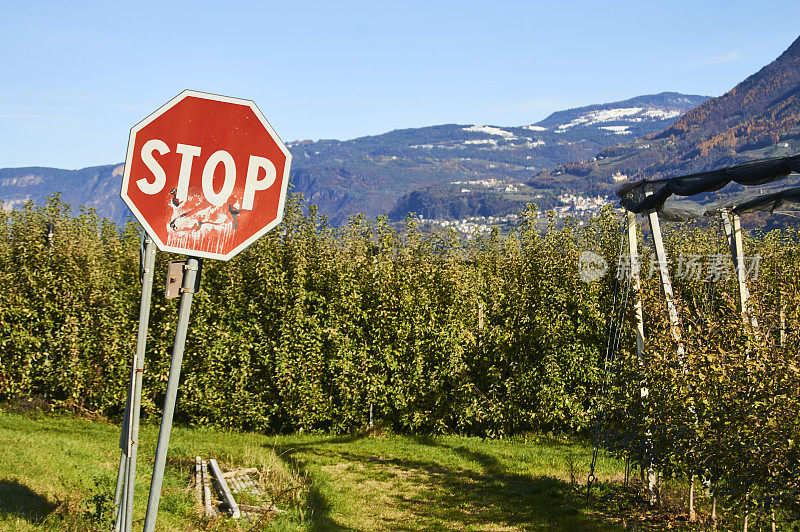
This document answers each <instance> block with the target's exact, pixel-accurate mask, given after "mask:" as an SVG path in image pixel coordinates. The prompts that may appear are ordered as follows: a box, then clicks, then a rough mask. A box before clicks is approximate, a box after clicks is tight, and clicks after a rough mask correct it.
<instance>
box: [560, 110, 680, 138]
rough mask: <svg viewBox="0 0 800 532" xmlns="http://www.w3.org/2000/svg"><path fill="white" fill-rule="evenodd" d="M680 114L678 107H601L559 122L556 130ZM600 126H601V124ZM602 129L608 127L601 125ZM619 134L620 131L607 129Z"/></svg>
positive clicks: (668, 117) (665, 117)
mask: <svg viewBox="0 0 800 532" xmlns="http://www.w3.org/2000/svg"><path fill="white" fill-rule="evenodd" d="M680 115H681V111H679V110H678V109H662V108H655V107H649V108H644V107H620V108H617V109H602V110H599V111H592V112H590V113H587V114H585V115H581V116H579V117H577V118H575V119H573V120H572V121H571V122H567V123H566V124H560V125H559V126H558V130H561V131H564V130H566V129H569V128H571V127H575V126H593V125H595V124H602V123H606V122H642V121H644V120H648V121H654V120H670V119H672V118H677V117H679V116H680ZM601 127H602V126H601ZM602 129H608V128H607V127H602ZM609 131H614V132H615V133H617V134H619V133H621V131H617V130H615V129H609Z"/></svg>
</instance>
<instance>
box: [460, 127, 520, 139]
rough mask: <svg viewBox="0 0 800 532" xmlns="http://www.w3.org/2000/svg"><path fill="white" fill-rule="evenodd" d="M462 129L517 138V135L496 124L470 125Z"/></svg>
mask: <svg viewBox="0 0 800 532" xmlns="http://www.w3.org/2000/svg"><path fill="white" fill-rule="evenodd" d="M462 130H463V131H466V132H468V133H486V134H487V135H496V136H498V137H503V138H504V139H515V138H517V136H516V135H514V134H513V133H512V132H510V131H506V130H505V129H500V128H499V127H494V126H470V127H465V128H462Z"/></svg>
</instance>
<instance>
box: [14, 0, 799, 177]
mask: <svg viewBox="0 0 800 532" xmlns="http://www.w3.org/2000/svg"><path fill="white" fill-rule="evenodd" d="M798 19H800V2H797V1H796V0H795V1H775V2H763V3H756V2H752V1H749V2H740V1H735V0H732V1H725V2H722V1H720V2H716V1H708V2H683V1H670V2H641V1H639V2H614V1H605V2H593V1H575V2H567V1H562V2H536V1H527V2H523V1H503V0H495V1H492V2H486V1H481V2H472V1H468V0H461V1H452V2H451V1H439V2H436V1H433V0H428V1H420V2H417V1H413V0H412V1H404V2H380V1H377V0H373V1H370V2H350V1H346V0H340V1H336V2H315V1H305V2H286V1H283V2H224V3H223V2H202V1H194V2H163V3H162V2H148V1H135V2H79V1H75V2H45V1H39V2H13V3H6V4H5V5H4V6H3V7H2V8H0V167H16V166H55V167H60V168H82V167H86V166H92V165H99V164H111V163H116V162H120V161H122V160H124V159H125V150H126V147H127V137H128V132H129V129H130V128H131V126H133V125H134V124H136V123H137V122H139V121H140V120H141V119H143V118H144V117H145V116H147V115H148V114H150V112H152V111H154V110H155V109H156V108H158V107H159V106H161V105H162V104H163V103H165V102H166V101H168V100H169V99H171V98H172V97H173V96H175V95H176V94H178V93H179V92H180V91H182V90H183V89H187V88H188V89H194V90H200V91H207V92H214V93H219V94H225V95H229V96H235V97H240V98H248V99H252V100H254V101H255V102H256V103H257V104H258V106H259V108H260V109H261V110H262V112H263V113H264V114H265V115H266V117H267V118H268V119H269V121H270V123H271V124H272V126H273V127H274V128H275V130H276V131H277V132H278V134H279V135H280V136H281V137H282V138H283V140H284V141H290V140H296V139H307V138H308V139H319V138H338V139H348V138H354V137H359V136H363V135H370V134H378V133H382V132H386V131H390V130H392V129H400V128H407V127H419V126H425V125H433V124H442V123H460V124H494V125H508V126H510V125H522V124H530V123H533V122H536V121H538V120H541V119H542V118H544V117H545V116H547V115H548V114H549V113H551V112H553V111H557V110H560V109H565V108H568V107H575V106H579V105H588V104H592V103H600V102H608V101H614V100H620V99H625V98H629V97H632V96H637V95H640V94H648V93H656V92H662V91H678V92H684V93H691V94H706V95H710V96H718V95H721V94H723V93H725V92H726V91H728V90H729V89H730V88H732V87H733V86H734V85H735V84H736V83H738V82H739V81H741V80H742V79H744V78H745V77H747V76H749V75H750V74H753V73H755V72H756V71H757V70H758V69H759V68H761V67H762V66H764V65H766V64H767V63H769V62H770V61H772V60H773V59H775V58H776V57H777V56H778V55H780V53H781V52H783V50H785V49H786V48H787V47H788V46H789V45H790V44H791V43H792V42H793V41H794V40H795V39H796V38H797V37H798V36H800V30H798V26H797V20H798Z"/></svg>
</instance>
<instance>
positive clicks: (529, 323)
mask: <svg viewBox="0 0 800 532" xmlns="http://www.w3.org/2000/svg"><path fill="white" fill-rule="evenodd" d="M535 216H536V214H535V211H533V210H531V211H529V212H527V213H526V217H525V219H526V220H528V221H527V222H523V223H522V225H521V226H520V228H519V231H518V232H517V233H516V234H514V235H512V236H510V237H502V238H501V237H499V236H498V235H497V234H495V235H492V236H491V237H488V238H484V239H477V240H473V241H470V242H465V241H462V240H459V239H457V238H456V237H455V236H454V235H450V236H446V237H430V236H424V235H422V234H420V233H419V232H418V231H417V228H416V227H415V225H414V223H413V222H411V221H410V222H409V223H408V226H407V227H406V230H405V231H404V232H403V236H402V237H401V236H400V234H398V232H397V231H395V230H393V229H391V228H390V227H389V226H388V224H387V221H386V220H385V219H383V218H381V219H378V220H377V221H375V222H370V221H367V220H364V219H363V218H360V217H356V218H354V219H353V220H352V221H351V222H350V224H349V225H348V226H346V227H344V228H342V229H332V228H330V227H328V226H326V224H325V222H324V220H321V219H320V218H319V217H318V216H317V215H316V213H315V212H314V210H313V208H312V210H311V212H303V210H302V209H301V207H300V202H299V198H297V197H294V198H293V199H292V200H291V201H289V202H288V207H287V212H286V216H285V220H284V223H283V224H282V225H281V226H280V228H279V229H278V230H275V231H273V232H271V233H269V234H268V235H267V236H265V237H264V238H262V239H261V240H259V241H258V242H257V243H256V244H255V245H253V246H252V247H251V248H249V249H248V250H246V251H245V252H243V253H242V254H241V255H240V256H238V257H236V258H235V259H233V260H231V261H230V262H228V263H222V262H216V261H206V262H205V265H204V271H203V278H202V288H201V291H200V292H199V293H198V294H197V295H196V296H195V298H194V305H193V308H192V316H191V322H190V330H189V336H188V340H187V348H186V354H185V358H184V366H183V373H182V382H181V385H180V395H179V400H178V411H177V413H176V416H177V418H178V419H181V420H182V421H184V422H187V423H192V424H211V425H217V426H223V427H231V428H239V429H254V430H266V431H292V430H299V429H303V430H333V431H348V430H353V429H357V428H362V427H364V426H365V425H366V424H367V422H368V416H369V412H370V405H372V409H373V412H374V416H375V419H376V421H382V422H385V423H388V424H390V425H392V426H394V427H395V428H396V429H398V430H406V431H433V432H462V433H471V434H484V435H503V434H510V433H514V432H519V431H525V430H530V429H534V428H535V429H548V430H550V429H567V430H576V431H580V430H583V429H584V428H585V427H587V426H588V425H589V424H590V417H591V415H592V412H593V410H594V397H593V395H594V394H593V390H594V388H595V386H596V384H597V382H598V379H599V378H600V373H599V371H598V367H599V366H598V356H599V354H600V351H601V349H600V348H601V346H602V345H603V343H604V339H605V334H606V333H605V318H604V313H605V311H606V308H607V307H608V305H609V303H608V301H607V299H608V297H609V287H610V281H606V282H605V283H604V284H603V283H600V284H591V285H590V284H586V283H583V282H581V281H580V280H579V279H578V276H577V273H576V265H577V261H578V253H579V249H580V242H581V241H582V240H584V239H587V238H588V239H590V240H591V241H592V242H593V245H595V247H598V246H599V248H603V247H605V250H606V252H607V254H608V255H611V254H613V253H614V251H613V250H612V249H613V248H614V246H615V245H616V244H617V242H616V239H617V234H616V233H617V225H616V223H615V222H614V221H613V219H612V216H611V214H610V213H607V214H606V215H605V216H604V217H602V218H601V219H598V220H596V222H595V223H594V224H592V226H591V227H589V228H588V229H585V230H580V231H579V228H578V227H577V226H576V225H575V224H568V225H567V226H566V227H564V228H562V229H556V228H555V220H552V221H551V222H552V223H551V228H550V230H548V231H547V232H545V233H544V234H541V232H540V231H537V230H536V229H535V228H534V227H533V220H534V219H535ZM2 217H3V218H2V221H1V222H0V227H2V229H3V230H2V232H1V233H0V239H1V240H2V241H1V242H0V283H2V286H4V287H7V288H6V289H5V290H3V291H2V293H0V399H2V400H9V399H12V398H17V397H44V398H46V399H47V400H48V401H50V402H52V403H55V404H59V405H63V406H67V407H71V408H78V409H85V410H88V411H95V412H102V413H104V414H106V415H116V414H118V413H119V411H120V409H121V408H122V405H124V399H125V393H126V387H125V386H126V382H127V379H128V371H129V367H130V358H131V356H132V353H133V349H134V342H135V334H136V325H137V312H138V298H139V293H140V292H139V290H140V287H139V282H138V274H139V270H138V259H139V236H138V234H137V231H136V230H135V228H134V227H133V226H132V225H129V226H127V227H126V228H124V230H122V231H121V232H119V231H118V230H117V228H116V227H114V226H113V225H111V224H110V223H108V222H106V221H104V220H100V219H98V218H97V217H95V216H94V215H93V214H92V213H91V212H83V213H82V214H81V215H80V216H77V217H71V216H70V215H69V213H68V210H67V208H66V207H65V206H64V205H63V204H62V203H61V202H60V201H59V200H58V198H53V199H52V200H51V201H50V202H49V203H48V205H47V206H46V207H43V208H37V207H35V206H32V205H29V206H27V207H26V208H25V209H24V210H22V211H19V212H11V213H3V214H2ZM48 223H51V224H53V226H54V237H53V239H52V242H51V243H50V244H49V245H48V240H47V238H46V234H45V233H46V227H47V224H48ZM599 248H598V249H599ZM174 258H175V257H169V256H167V255H165V254H161V253H160V254H159V255H158V263H157V268H156V279H157V280H156V285H157V288H156V292H158V290H159V288H158V285H159V284H160V283H161V278H162V277H163V276H164V274H165V262H166V261H167V260H169V259H174ZM176 313H177V300H173V301H165V300H163V299H162V298H161V296H160V295H159V294H158V293H156V294H155V295H154V304H153V308H152V316H151V324H150V333H149V334H150V335H149V339H148V349H147V353H148V354H147V363H146V372H145V375H144V393H143V395H144V408H145V412H146V414H156V413H157V411H158V409H159V408H160V403H161V397H162V394H163V392H164V389H165V386H166V383H165V381H166V376H167V369H168V363H169V350H170V348H171V344H172V335H173V334H174V322H175V316H176ZM479 314H483V319H482V320H481V319H480V318H479ZM479 321H482V322H483V323H482V328H481V327H480V324H479Z"/></svg>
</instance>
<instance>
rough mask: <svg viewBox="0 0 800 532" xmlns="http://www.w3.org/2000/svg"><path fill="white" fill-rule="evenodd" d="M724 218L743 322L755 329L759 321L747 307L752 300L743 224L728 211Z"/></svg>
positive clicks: (723, 211) (735, 215)
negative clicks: (745, 261)
mask: <svg viewBox="0 0 800 532" xmlns="http://www.w3.org/2000/svg"><path fill="white" fill-rule="evenodd" d="M720 215H721V216H722V226H723V228H724V229H725V236H726V237H727V239H728V246H729V247H730V250H731V260H733V269H734V271H735V272H736V282H737V284H738V287H739V307H740V309H741V312H742V320H743V321H744V322H745V323H747V322H748V321H749V322H750V324H751V325H752V326H753V328H755V329H757V328H758V320H757V319H756V317H755V315H754V314H753V313H752V312H750V310H749V309H748V307H747V300H748V299H750V290H748V288H747V278H746V276H747V270H746V268H745V265H744V244H743V241H742V223H741V219H740V218H739V215H738V214H735V213H732V212H731V213H729V212H728V211H727V210H724V209H723V210H722V211H721V212H720Z"/></svg>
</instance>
